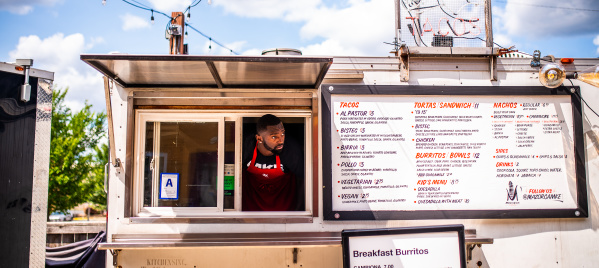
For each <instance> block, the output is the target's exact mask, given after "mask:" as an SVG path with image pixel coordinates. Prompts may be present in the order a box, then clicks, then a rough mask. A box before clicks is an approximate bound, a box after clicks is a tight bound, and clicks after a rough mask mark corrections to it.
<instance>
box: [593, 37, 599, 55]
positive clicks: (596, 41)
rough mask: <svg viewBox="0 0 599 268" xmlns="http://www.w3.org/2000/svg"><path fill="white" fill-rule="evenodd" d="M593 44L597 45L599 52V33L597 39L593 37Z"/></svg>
mask: <svg viewBox="0 0 599 268" xmlns="http://www.w3.org/2000/svg"><path fill="white" fill-rule="evenodd" d="M593 44H595V45H596V46H597V54H599V35H597V36H596V37H595V39H593Z"/></svg>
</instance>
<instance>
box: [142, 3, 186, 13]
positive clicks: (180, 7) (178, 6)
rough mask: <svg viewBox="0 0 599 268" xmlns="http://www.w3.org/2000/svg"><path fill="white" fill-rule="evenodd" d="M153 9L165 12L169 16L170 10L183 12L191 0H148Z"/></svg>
mask: <svg viewBox="0 0 599 268" xmlns="http://www.w3.org/2000/svg"><path fill="white" fill-rule="evenodd" d="M148 2H150V3H151V4H152V7H154V9H155V10H159V11H161V12H165V13H166V14H168V15H169V16H170V15H171V14H170V13H171V12H183V11H185V9H186V8H187V7H188V6H189V5H191V0H168V1H167V0H148Z"/></svg>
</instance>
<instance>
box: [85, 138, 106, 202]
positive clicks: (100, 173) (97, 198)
mask: <svg viewBox="0 0 599 268" xmlns="http://www.w3.org/2000/svg"><path fill="white" fill-rule="evenodd" d="M108 152H109V151H108V144H106V143H104V144H101V145H100V146H97V147H96V149H95V152H94V157H93V159H94V163H95V166H94V168H93V171H92V177H91V178H92V182H91V186H92V189H91V193H90V196H89V199H88V201H89V202H91V203H93V204H94V209H96V210H105V209H106V192H104V167H105V166H106V163H108V158H109V156H108Z"/></svg>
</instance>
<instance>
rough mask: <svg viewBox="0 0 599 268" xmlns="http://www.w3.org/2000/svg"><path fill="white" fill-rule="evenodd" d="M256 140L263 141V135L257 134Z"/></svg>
mask: <svg viewBox="0 0 599 268" xmlns="http://www.w3.org/2000/svg"><path fill="white" fill-rule="evenodd" d="M256 140H257V141H258V142H259V143H262V136H260V135H258V134H256Z"/></svg>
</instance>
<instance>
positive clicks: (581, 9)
mask: <svg viewBox="0 0 599 268" xmlns="http://www.w3.org/2000/svg"><path fill="white" fill-rule="evenodd" d="M493 2H500V3H506V4H516V5H521V6H531V7H543V8H556V9H567V10H576V11H590V12H599V9H588V8H576V7H558V6H547V5H538V4H528V3H521V2H514V1H503V0H493Z"/></svg>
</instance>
